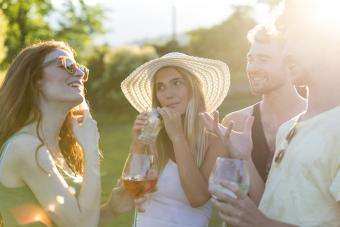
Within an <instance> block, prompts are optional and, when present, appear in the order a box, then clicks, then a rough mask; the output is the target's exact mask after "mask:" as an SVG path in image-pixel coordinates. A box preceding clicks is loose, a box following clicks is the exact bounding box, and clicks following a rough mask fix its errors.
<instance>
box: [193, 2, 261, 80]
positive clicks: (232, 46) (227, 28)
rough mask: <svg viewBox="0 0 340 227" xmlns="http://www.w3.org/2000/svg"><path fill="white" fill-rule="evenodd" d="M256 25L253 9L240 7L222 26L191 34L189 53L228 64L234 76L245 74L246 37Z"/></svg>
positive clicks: (202, 29)
mask: <svg viewBox="0 0 340 227" xmlns="http://www.w3.org/2000/svg"><path fill="white" fill-rule="evenodd" d="M254 25H255V21H254V19H253V18H252V16H251V8H249V7H246V6H238V7H236V8H235V10H234V13H233V14H232V15H231V16H230V17H229V18H228V19H227V20H225V21H224V22H222V23H221V24H219V25H216V26H213V27H212V28H201V29H196V30H193V31H191V32H189V36H190V43H189V45H188V52H189V53H190V54H192V55H197V56H201V57H207V58H212V59H219V60H222V61H224V62H226V63H227V64H228V66H229V67H230V69H231V71H232V72H233V73H234V75H235V73H236V74H238V73H239V72H243V71H244V68H245V62H246V53H247V51H248V46H249V45H248V41H247V38H246V35H247V32H248V30H250V29H251V28H252V27H253V26H254Z"/></svg>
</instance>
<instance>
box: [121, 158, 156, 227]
mask: <svg viewBox="0 0 340 227" xmlns="http://www.w3.org/2000/svg"><path fill="white" fill-rule="evenodd" d="M157 179H158V170H157V165H156V162H155V160H154V156H153V155H150V154H145V153H134V152H130V153H129V156H128V158H127V160H126V162H125V165H124V169H123V173H122V182H123V186H124V188H125V190H126V191H127V192H128V193H129V194H130V195H131V196H133V197H134V198H135V199H137V198H140V197H143V196H144V194H145V193H149V192H154V191H156V184H157ZM136 217H137V212H136V210H135V220H134V226H136Z"/></svg>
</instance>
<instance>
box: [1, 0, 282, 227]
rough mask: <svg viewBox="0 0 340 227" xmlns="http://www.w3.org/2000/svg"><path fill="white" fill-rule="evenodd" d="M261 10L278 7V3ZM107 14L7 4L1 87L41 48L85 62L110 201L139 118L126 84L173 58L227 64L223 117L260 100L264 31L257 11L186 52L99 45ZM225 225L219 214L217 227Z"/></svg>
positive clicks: (47, 4) (94, 8)
mask: <svg viewBox="0 0 340 227" xmlns="http://www.w3.org/2000/svg"><path fill="white" fill-rule="evenodd" d="M261 2H264V3H266V4H268V5H270V6H274V4H276V3H277V2H278V0H261ZM106 13H107V12H106V11H105V9H104V8H103V7H101V6H100V5H91V6H89V5H87V4H85V2H84V1H83V0H64V1H62V7H58V8H55V7H54V6H53V4H52V2H51V0H0V83H1V81H2V80H3V78H4V73H5V71H6V68H7V67H8V65H9V64H10V62H11V61H12V60H13V58H14V57H15V56H16V54H18V53H19V52H20V50H21V49H22V48H24V47H25V46H27V45H30V44H32V43H35V42H37V41H40V40H47V39H54V40H60V41H65V42H67V43H69V44H70V45H71V46H72V47H73V48H74V49H75V50H76V51H77V53H78V55H77V59H78V61H80V62H82V63H83V64H85V65H87V66H88V68H89V69H90V79H89V81H88V82H87V84H86V90H87V97H88V99H89V101H90V104H91V107H92V110H93V113H94V116H95V118H96V119H97V121H98V126H99V130H100V133H101V147H102V150H103V153H104V159H103V162H102V172H101V174H102V185H103V187H102V189H103V193H102V194H103V200H105V199H106V198H107V196H108V195H109V193H110V191H111V189H112V186H113V185H115V182H116V181H117V179H118V178H119V176H120V172H121V170H122V166H123V165H124V160H125V157H126V154H127V152H128V148H129V141H130V129H131V126H132V122H133V120H134V117H135V115H136V113H137V112H136V111H135V110H134V109H133V108H132V107H131V106H130V105H129V103H128V102H127V100H126V99H125V98H124V96H123V94H122V92H121V90H120V83H121V81H122V80H123V79H124V78H125V77H126V76H127V75H129V73H131V72H132V71H133V70H134V69H136V68H137V67H138V66H140V65H141V64H143V63H145V62H147V61H149V60H151V59H154V58H157V57H159V56H162V55H164V54H166V53H168V52H172V51H180V52H184V53H187V54H190V55H196V56H200V57H208V58H212V59H218V60H222V61H224V62H226V63H227V64H228V66H229V67H230V71H231V81H232V85H231V89H230V92H229V95H228V97H227V98H226V99H225V101H224V103H223V104H222V105H221V107H220V112H221V116H223V115H224V114H226V113H228V112H231V111H234V110H237V109H240V108H243V107H245V106H247V105H249V104H251V103H254V102H256V101H257V100H258V99H259V97H253V96H252V95H251V94H250V93H249V89H248V82H247V78H246V76H245V63H246V53H247V50H248V47H249V44H248V42H247V39H246V34H247V31H248V30H249V29H251V28H252V27H253V26H254V25H255V24H256V21H255V19H254V17H253V9H252V8H251V7H249V6H235V7H234V9H233V13H232V14H231V15H230V16H229V17H227V16H226V17H227V18H226V19H225V21H222V22H221V23H219V24H216V25H215V26H212V27H210V28H199V29H195V30H192V31H189V32H187V34H186V35H187V37H188V41H187V42H186V43H185V44H183V43H182V42H181V43H180V42H178V41H177V40H176V39H175V38H173V37H172V38H171V37H170V38H169V40H168V41H167V42H163V43H159V42H157V43H156V42H155V43H152V42H145V43H143V44H139V45H121V46H109V45H107V44H95V43H96V42H94V41H95V39H96V37H100V35H101V34H104V33H105V32H106V31H105V30H104V26H103V22H104V20H105V14H106ZM0 108H1V107H0ZM132 217H133V214H132V213H129V214H126V215H123V216H121V217H119V218H117V219H115V220H114V221H113V222H112V223H111V224H110V225H109V226H117V227H119V226H122V227H123V226H131V223H132V220H133V218H132ZM220 224H221V223H220V222H219V219H218V218H217V215H216V213H214V216H213V218H212V220H211V224H210V226H221V225H220Z"/></svg>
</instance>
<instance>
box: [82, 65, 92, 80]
mask: <svg viewBox="0 0 340 227" xmlns="http://www.w3.org/2000/svg"><path fill="white" fill-rule="evenodd" d="M79 69H80V70H81V71H82V72H83V73H84V80H85V81H87V79H88V78H89V72H90V71H89V69H88V68H86V67H85V66H83V65H79Z"/></svg>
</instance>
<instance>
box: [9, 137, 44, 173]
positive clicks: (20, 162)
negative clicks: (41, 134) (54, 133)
mask: <svg viewBox="0 0 340 227" xmlns="http://www.w3.org/2000/svg"><path fill="white" fill-rule="evenodd" d="M42 150H45V151H47V149H46V147H44V146H43V145H42V143H41V141H40V140H39V139H38V138H37V137H36V136H34V135H30V134H21V135H17V136H15V137H13V138H11V140H10V142H9V143H8V146H7V147H6V151H5V154H3V155H4V157H3V159H4V160H3V161H4V166H6V167H7V168H11V167H14V168H15V169H16V170H19V169H20V168H25V167H29V168H35V167H37V158H39V160H40V159H41V158H42V159H44V158H45V159H46V158H48V157H49V154H48V152H40V151H42ZM38 151H39V153H38V155H37V152H38ZM44 156H45V157H44Z"/></svg>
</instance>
